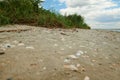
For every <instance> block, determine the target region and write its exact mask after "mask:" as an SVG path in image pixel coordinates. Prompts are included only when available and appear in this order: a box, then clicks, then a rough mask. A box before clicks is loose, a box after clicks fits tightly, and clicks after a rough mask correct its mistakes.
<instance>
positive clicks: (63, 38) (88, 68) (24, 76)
mask: <svg viewBox="0 0 120 80" xmlns="http://www.w3.org/2000/svg"><path fill="white" fill-rule="evenodd" d="M13 29H14V31H12V30H13ZM18 29H19V30H18ZM25 29H27V30H26V31H24V30H25ZM0 30H1V31H2V32H1V33H0V51H1V52H4V54H0V80H119V79H120V32H112V31H102V30H83V29H68V30H67V29H48V28H42V27H31V26H26V25H9V26H6V27H0ZM6 30H7V31H8V32H6Z"/></svg>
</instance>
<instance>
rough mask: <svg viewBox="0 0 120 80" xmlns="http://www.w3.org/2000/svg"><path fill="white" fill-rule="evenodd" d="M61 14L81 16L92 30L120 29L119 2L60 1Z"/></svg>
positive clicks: (98, 0) (90, 0)
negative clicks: (61, 6)
mask: <svg viewBox="0 0 120 80" xmlns="http://www.w3.org/2000/svg"><path fill="white" fill-rule="evenodd" d="M59 1H60V3H65V4H66V8H63V9H60V13H61V14H63V15H64V14H74V13H77V14H80V15H82V16H84V18H85V20H86V22H87V23H88V24H89V25H90V26H91V27H92V28H120V5H119V2H120V1H119V0H118V1H117V0H116V1H117V2H115V0H59Z"/></svg>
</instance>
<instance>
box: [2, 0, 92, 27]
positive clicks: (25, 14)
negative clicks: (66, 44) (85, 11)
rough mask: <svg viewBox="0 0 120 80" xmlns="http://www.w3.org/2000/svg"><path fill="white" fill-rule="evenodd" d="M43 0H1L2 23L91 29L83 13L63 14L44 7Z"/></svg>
mask: <svg viewBox="0 0 120 80" xmlns="http://www.w3.org/2000/svg"><path fill="white" fill-rule="evenodd" d="M42 2H43V1H42V0H0V25H6V24H26V25H33V26H41V27H48V28H82V29H90V27H89V26H88V25H87V24H86V23H85V21H84V18H83V17H82V16H81V15H77V14H73V15H68V16H66V15H64V16H63V15H61V14H60V13H57V12H55V11H51V10H46V9H44V8H43V7H42V5H41V4H42Z"/></svg>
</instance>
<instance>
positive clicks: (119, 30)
mask: <svg viewBox="0 0 120 80" xmlns="http://www.w3.org/2000/svg"><path fill="white" fill-rule="evenodd" d="M95 30H105V31H114V32H120V29H95Z"/></svg>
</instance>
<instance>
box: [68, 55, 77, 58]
mask: <svg viewBox="0 0 120 80" xmlns="http://www.w3.org/2000/svg"><path fill="white" fill-rule="evenodd" d="M68 57H69V58H72V59H77V57H76V56H75V55H68Z"/></svg>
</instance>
